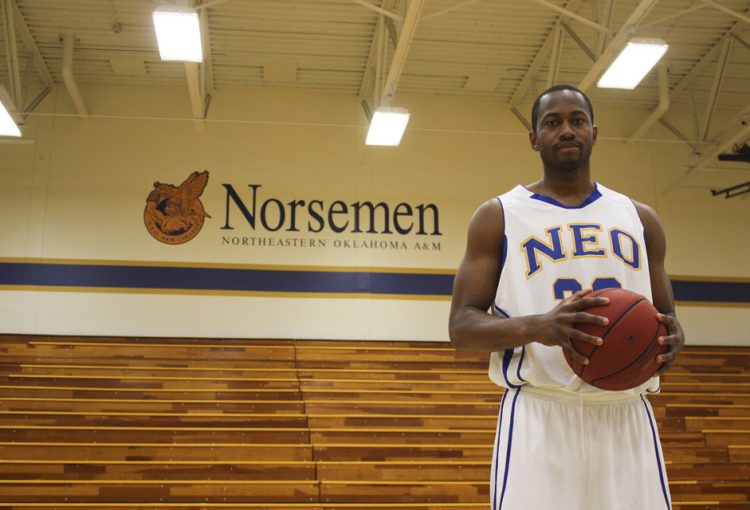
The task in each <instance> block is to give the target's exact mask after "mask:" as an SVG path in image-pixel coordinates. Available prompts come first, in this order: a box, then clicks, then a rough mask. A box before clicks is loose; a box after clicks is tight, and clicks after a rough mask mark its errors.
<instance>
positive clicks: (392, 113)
mask: <svg viewBox="0 0 750 510" xmlns="http://www.w3.org/2000/svg"><path fill="white" fill-rule="evenodd" d="M408 123H409V110H407V109H406V108H398V107H381V108H378V109H377V110H375V113H374V114H373V115H372V120H371V121H370V129H369V130H368V131H367V139H366V140H365V144H367V145H387V146H391V147H394V146H396V145H398V144H399V143H401V137H402V136H403V135H404V131H405V130H406V125H407V124H408Z"/></svg>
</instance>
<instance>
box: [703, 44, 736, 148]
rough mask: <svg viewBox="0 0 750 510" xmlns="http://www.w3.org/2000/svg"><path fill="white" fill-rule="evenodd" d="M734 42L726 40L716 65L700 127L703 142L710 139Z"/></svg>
mask: <svg viewBox="0 0 750 510" xmlns="http://www.w3.org/2000/svg"><path fill="white" fill-rule="evenodd" d="M733 42H734V39H732V38H731V37H725V38H724V43H723V44H722V47H721V54H720V55H719V61H718V62H717V63H716V73H715V74H714V81H713V83H712V85H711V92H710V93H709V95H708V101H707V102H706V112H705V113H704V114H703V124H701V126H700V139H701V140H703V141H705V140H706V138H707V137H708V130H709V128H710V127H711V118H712V117H713V115H714V111H716V102H717V100H718V99H719V90H721V84H722V83H723V82H724V76H725V74H726V71H727V63H728V62H729V55H730V54H731V52H732V44H733Z"/></svg>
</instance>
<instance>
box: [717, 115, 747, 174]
mask: <svg viewBox="0 0 750 510" xmlns="http://www.w3.org/2000/svg"><path fill="white" fill-rule="evenodd" d="M746 124H750V105H747V106H746V107H745V108H743V109H742V110H740V111H739V112H737V114H736V115H735V116H734V117H732V118H731V119H730V120H729V121H727V123H726V124H724V127H723V128H722V129H721V130H720V131H719V132H717V133H716V134H715V135H714V140H722V139H723V138H724V137H726V136H727V134H729V132H730V131H734V130H735V129H737V128H738V127H740V126H744V125H746ZM748 170H750V167H749V168H748Z"/></svg>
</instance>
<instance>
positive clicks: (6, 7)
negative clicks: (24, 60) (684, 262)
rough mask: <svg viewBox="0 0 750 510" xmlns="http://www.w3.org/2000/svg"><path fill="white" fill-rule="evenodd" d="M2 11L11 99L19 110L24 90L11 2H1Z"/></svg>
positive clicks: (21, 105)
mask: <svg viewBox="0 0 750 510" xmlns="http://www.w3.org/2000/svg"><path fill="white" fill-rule="evenodd" d="M0 10H1V11H2V17H3V28H4V31H5V58H6V60H7V61H8V72H9V73H10V76H9V80H8V83H9V85H10V97H11V98H12V99H13V103H14V104H15V105H16V107H17V108H22V107H23V89H22V88H21V69H20V66H19V63H18V48H17V47H16V29H15V23H14V21H13V7H12V6H11V4H10V0H0Z"/></svg>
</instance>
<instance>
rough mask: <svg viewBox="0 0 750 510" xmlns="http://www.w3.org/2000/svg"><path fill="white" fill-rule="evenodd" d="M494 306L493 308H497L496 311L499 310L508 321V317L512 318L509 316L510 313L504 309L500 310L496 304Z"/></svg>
mask: <svg viewBox="0 0 750 510" xmlns="http://www.w3.org/2000/svg"><path fill="white" fill-rule="evenodd" d="M492 306H493V307H494V308H495V310H497V311H498V312H500V313H501V314H503V315H504V316H505V318H506V319H507V318H508V317H510V314H509V313H508V312H506V311H505V310H503V309H502V308H500V307H499V306H497V305H496V304H493V305H492Z"/></svg>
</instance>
